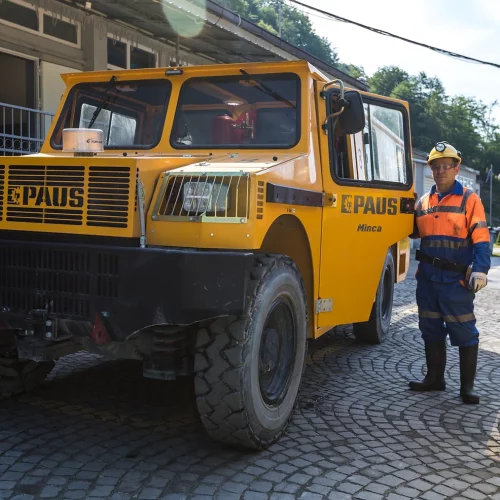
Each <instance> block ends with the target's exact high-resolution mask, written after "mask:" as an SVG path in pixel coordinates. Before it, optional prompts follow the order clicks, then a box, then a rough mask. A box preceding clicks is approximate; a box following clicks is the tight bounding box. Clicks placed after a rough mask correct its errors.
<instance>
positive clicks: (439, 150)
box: [427, 141, 462, 165]
mask: <svg viewBox="0 0 500 500" xmlns="http://www.w3.org/2000/svg"><path fill="white" fill-rule="evenodd" d="M437 158H455V160H457V161H458V164H459V165H460V163H462V153H461V152H460V151H459V150H458V149H456V148H455V147H453V146H452V145H451V144H449V143H448V142H446V141H439V142H437V143H436V145H435V146H434V147H433V148H432V150H431V152H430V153H429V154H428V155H427V164H428V165H430V164H431V161H432V160H436V159H437Z"/></svg>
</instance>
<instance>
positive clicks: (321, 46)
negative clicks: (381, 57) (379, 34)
mask: <svg viewBox="0 0 500 500" xmlns="http://www.w3.org/2000/svg"><path fill="white" fill-rule="evenodd" d="M217 2H218V3H219V4H220V5H222V6H223V7H226V8H227V9H230V10H232V11H233V12H236V13H238V14H240V15H241V16H242V17H245V18H247V19H249V20H251V21H252V22H254V23H255V24H257V25H258V26H260V27H261V28H264V29H266V30H268V31H270V32H271V33H273V34H274V35H277V34H278V33H279V24H280V9H281V37H282V38H283V40H285V41H286V42H289V43H291V44H292V45H295V46H296V47H299V48H301V49H303V50H305V51H306V52H309V53H310V54H312V55H313V56H315V57H317V58H318V59H321V60H322V61H324V62H325V63H327V64H331V65H332V66H335V67H338V68H339V69H341V70H343V71H346V72H348V73H349V74H352V76H355V77H357V76H363V75H364V71H363V69H362V68H358V67H357V66H353V65H342V64H341V63H340V61H339V58H338V55H337V51H336V50H335V49H334V48H333V47H332V46H331V45H330V42H329V41H328V39H327V38H326V37H321V36H319V35H318V34H317V33H316V31H315V30H314V28H313V26H312V23H311V20H310V19H309V16H308V15H307V14H304V13H303V12H301V11H299V10H297V9H295V8H293V7H290V6H288V5H285V4H284V3H283V2H282V1H279V0H217Z"/></svg>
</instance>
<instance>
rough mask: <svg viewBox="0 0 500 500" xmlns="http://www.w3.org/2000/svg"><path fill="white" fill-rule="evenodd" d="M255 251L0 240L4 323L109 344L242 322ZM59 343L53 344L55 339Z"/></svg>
mask: <svg viewBox="0 0 500 500" xmlns="http://www.w3.org/2000/svg"><path fill="white" fill-rule="evenodd" d="M252 263H253V254H252V253H251V252H230V251H228V252H225V251H200V250H192V249H173V248H150V247H148V248H137V247H123V246H120V247H116V246H109V245H108V246H101V245H93V244H78V245H75V244H68V243H54V242H33V241H16V240H3V241H0V324H1V323H3V326H4V327H7V328H16V329H22V330H25V329H27V328H29V325H30V324H31V323H32V322H33V317H35V316H36V317H38V318H40V317H42V318H44V320H45V319H47V318H49V319H50V320H51V321H56V322H57V323H58V325H59V326H58V328H59V331H60V332H62V331H63V332H66V333H70V334H71V335H76V336H79V335H80V336H86V335H90V333H91V330H92V325H93V324H94V323H95V322H96V320H99V321H100V322H102V323H103V324H104V325H105V326H106V330H107V333H108V334H109V337H110V340H117V341H120V340H124V339H125V338H127V337H128V336H130V335H131V334H132V333H134V332H136V331H138V330H141V329H143V328H145V327H148V326H152V325H159V324H169V325H189V324H192V323H195V322H198V321H202V320H206V319H210V318H214V317H218V316H226V315H240V314H242V312H243V311H244V307H245V291H246V286H247V281H248V279H249V276H250V269H251V267H252ZM54 340H55V339H54Z"/></svg>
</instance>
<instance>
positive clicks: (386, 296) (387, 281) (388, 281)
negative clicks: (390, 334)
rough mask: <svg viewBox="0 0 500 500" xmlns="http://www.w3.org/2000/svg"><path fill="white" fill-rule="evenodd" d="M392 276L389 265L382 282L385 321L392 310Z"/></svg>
mask: <svg viewBox="0 0 500 500" xmlns="http://www.w3.org/2000/svg"><path fill="white" fill-rule="evenodd" d="M391 290H392V276H391V272H390V268H389V266H387V267H386V268H385V271H384V279H383V282H382V301H381V302H382V319H383V320H384V321H385V320H386V319H387V318H388V316H389V313H390V311H391Z"/></svg>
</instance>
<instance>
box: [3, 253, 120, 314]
mask: <svg viewBox="0 0 500 500" xmlns="http://www.w3.org/2000/svg"><path fill="white" fill-rule="evenodd" d="M0 262H2V273H0V300H1V304H0V308H3V309H4V310H9V311H13V312H20V311H22V312H25V313H26V312H29V311H31V310H32V309H45V310H47V311H49V312H51V313H54V314H58V315H62V316H69V317H79V318H86V319H90V318H91V311H92V309H93V308H92V302H93V300H94V299H95V298H96V297H106V298H117V296H118V283H117V281H118V273H119V263H118V256H117V255H115V254H112V253H109V252H97V253H93V254H91V253H90V252H89V251H86V250H74V249H71V250H66V249H65V250H62V249H43V248H42V249H40V248H29V247H25V246H21V245H16V246H0Z"/></svg>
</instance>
